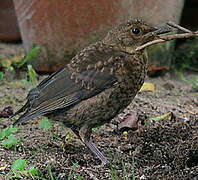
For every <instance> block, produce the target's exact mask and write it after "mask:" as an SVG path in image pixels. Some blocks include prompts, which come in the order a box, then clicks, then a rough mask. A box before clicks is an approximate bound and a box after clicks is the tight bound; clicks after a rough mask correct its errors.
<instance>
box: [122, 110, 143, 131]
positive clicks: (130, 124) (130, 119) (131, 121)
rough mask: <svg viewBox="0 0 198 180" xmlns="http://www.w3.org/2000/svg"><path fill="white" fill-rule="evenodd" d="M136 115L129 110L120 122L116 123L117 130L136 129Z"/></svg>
mask: <svg viewBox="0 0 198 180" xmlns="http://www.w3.org/2000/svg"><path fill="white" fill-rule="evenodd" d="M138 121H139V120H138V115H137V112H135V111H131V112H130V113H128V114H127V115H126V116H125V117H124V119H123V120H122V122H121V123H120V124H119V125H118V130H119V131H121V132H125V131H129V130H137V129H138Z"/></svg>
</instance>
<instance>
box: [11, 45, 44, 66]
mask: <svg viewBox="0 0 198 180" xmlns="http://www.w3.org/2000/svg"><path fill="white" fill-rule="evenodd" d="M40 49H41V48H40V47H39V46H36V47H33V48H32V49H31V50H30V51H29V52H28V53H27V55H26V56H25V57H24V58H23V59H22V60H21V61H20V62H15V63H13V64H14V66H15V67H17V68H21V67H22V66H24V65H25V64H26V63H27V62H28V61H30V60H32V59H33V58H34V57H35V56H36V55H37V54H38V53H39V52H40Z"/></svg>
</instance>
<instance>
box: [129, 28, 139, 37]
mask: <svg viewBox="0 0 198 180" xmlns="http://www.w3.org/2000/svg"><path fill="white" fill-rule="evenodd" d="M131 32H132V33H133V34H136V35H138V34H139V33H140V32H141V31H140V29H138V28H133V29H132V30H131Z"/></svg>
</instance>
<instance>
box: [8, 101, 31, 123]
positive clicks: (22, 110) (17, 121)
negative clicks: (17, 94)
mask: <svg viewBox="0 0 198 180" xmlns="http://www.w3.org/2000/svg"><path fill="white" fill-rule="evenodd" d="M27 109H28V102H27V103H26V104H25V105H24V106H23V107H22V108H20V109H19V110H18V111H17V112H15V113H14V114H13V115H12V116H11V117H9V120H10V119H12V118H13V117H15V116H17V115H18V114H20V113H22V112H24V111H26V110H27ZM22 116H23V115H22ZM19 119H20V118H19ZM19 119H18V120H16V121H15V122H14V123H13V126H15V125H16V124H18V123H19Z"/></svg>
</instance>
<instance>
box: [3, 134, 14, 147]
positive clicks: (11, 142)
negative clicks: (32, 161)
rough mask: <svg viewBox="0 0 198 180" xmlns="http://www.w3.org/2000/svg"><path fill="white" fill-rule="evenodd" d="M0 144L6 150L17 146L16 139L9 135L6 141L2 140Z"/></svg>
mask: <svg viewBox="0 0 198 180" xmlns="http://www.w3.org/2000/svg"><path fill="white" fill-rule="evenodd" d="M1 144H2V145H3V146H4V147H6V148H11V147H12V146H15V145H16V144H17V138H16V137H15V136H14V135H13V134H11V135H10V136H8V138H7V139H5V140H3V141H2V143H1Z"/></svg>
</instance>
